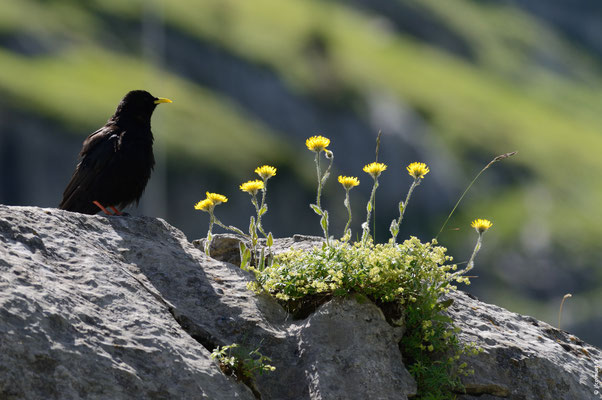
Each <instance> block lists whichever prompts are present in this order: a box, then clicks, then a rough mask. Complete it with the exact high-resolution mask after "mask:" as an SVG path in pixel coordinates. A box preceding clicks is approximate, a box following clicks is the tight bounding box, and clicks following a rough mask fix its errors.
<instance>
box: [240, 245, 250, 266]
mask: <svg viewBox="0 0 602 400" xmlns="http://www.w3.org/2000/svg"><path fill="white" fill-rule="evenodd" d="M238 246H239V250H240V268H241V269H244V270H246V269H247V266H248V265H249V262H250V261H251V251H250V250H249V248H248V247H247V246H246V245H245V244H244V243H243V242H239V244H238Z"/></svg>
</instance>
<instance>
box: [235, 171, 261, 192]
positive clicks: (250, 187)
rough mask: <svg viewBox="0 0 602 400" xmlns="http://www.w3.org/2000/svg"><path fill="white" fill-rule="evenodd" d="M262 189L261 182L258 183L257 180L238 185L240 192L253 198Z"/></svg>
mask: <svg viewBox="0 0 602 400" xmlns="http://www.w3.org/2000/svg"><path fill="white" fill-rule="evenodd" d="M256 171H257V170H256ZM263 188H264V185H263V181H260V180H259V179H255V180H254V181H248V182H245V183H243V184H242V185H240V190H242V191H243V192H247V193H249V194H250V195H253V196H255V195H256V194H257V192H259V191H260V190H261V189H263Z"/></svg>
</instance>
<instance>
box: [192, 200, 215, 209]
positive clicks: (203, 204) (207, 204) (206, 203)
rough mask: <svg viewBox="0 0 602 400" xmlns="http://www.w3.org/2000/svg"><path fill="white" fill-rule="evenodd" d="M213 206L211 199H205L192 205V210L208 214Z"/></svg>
mask: <svg viewBox="0 0 602 400" xmlns="http://www.w3.org/2000/svg"><path fill="white" fill-rule="evenodd" d="M214 206H215V204H213V202H212V201H211V199H205V200H201V201H199V202H198V203H196V204H195V205H194V209H195V210H201V211H205V212H209V211H210V210H212V209H213V207H214Z"/></svg>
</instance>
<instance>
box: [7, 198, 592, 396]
mask: <svg viewBox="0 0 602 400" xmlns="http://www.w3.org/2000/svg"><path fill="white" fill-rule="evenodd" d="M316 245H321V240H320V239H319V238H312V237H304V236H295V237H293V238H285V239H278V240H277V241H276V244H275V251H277V252H280V251H284V250H286V249H288V248H292V247H297V248H301V249H309V248H311V247H313V246H316ZM198 247H200V248H202V243H196V245H194V244H192V243H190V242H189V241H188V240H187V238H186V237H185V236H184V235H183V234H182V232H180V231H179V230H178V229H176V228H174V227H172V226H171V225H169V224H168V223H166V222H165V221H163V220H161V219H156V218H148V217H131V216H128V217H105V216H100V215H99V216H90V215H82V214H77V213H71V212H67V211H62V210H57V209H41V208H36V207H8V206H2V205H0V399H197V398H198V399H219V400H222V399H225V400H227V399H258V398H261V399H274V400H287V399H291V400H297V399H312V400H314V399H315V400H318V399H341V400H342V399H383V400H385V399H386V400H388V399H400V400H405V399H407V398H408V397H412V395H414V394H415V393H416V384H415V382H414V381H413V379H412V378H411V376H410V375H409V373H408V372H407V370H406V368H405V366H404V364H403V356H402V354H401V353H400V351H399V347H398V343H399V340H400V339H401V337H402V334H403V331H402V329H401V328H399V327H393V326H390V325H389V324H388V323H387V322H386V320H385V318H384V316H383V313H382V312H381V310H380V309H379V308H378V307H377V306H376V305H374V304H372V303H371V302H369V301H366V299H364V298H361V297H357V296H356V297H353V296H351V297H348V298H336V299H331V300H330V301H327V302H326V303H324V304H322V305H321V306H319V307H317V309H316V310H314V311H313V312H311V313H309V314H308V315H307V316H305V317H303V318H300V319H295V318H293V317H292V316H291V315H289V314H288V313H287V312H286V311H285V310H284V309H283V308H282V307H281V306H280V305H279V304H278V303H277V302H276V301H275V300H274V299H272V298H271V297H268V296H266V295H256V294H254V293H252V292H251V291H249V290H248V289H247V283H248V282H250V281H252V276H251V275H250V274H249V273H247V272H245V271H243V270H241V269H240V268H239V267H238V266H236V265H234V264H232V263H230V262H234V263H236V262H237V258H236V249H237V247H238V241H237V238H236V237H233V236H229V235H224V236H221V235H218V236H216V238H215V240H214V243H213V244H212V248H216V249H217V248H221V250H220V251H216V252H215V253H212V254H214V255H215V256H216V257H219V258H223V259H224V260H228V261H230V262H227V261H222V260H217V259H215V258H210V257H207V256H206V255H205V254H204V253H203V251H202V250H200V249H199V248H198ZM450 297H451V298H453V299H454V303H453V305H452V307H451V308H450V310H449V313H450V315H451V316H452V318H453V319H454V320H455V321H456V323H457V324H458V326H460V328H461V329H462V333H461V334H460V339H461V340H462V341H464V342H476V344H477V346H479V347H481V348H483V352H482V353H481V354H479V355H478V356H475V357H470V358H469V359H468V360H467V362H469V364H471V366H473V367H474V369H475V370H476V373H475V374H474V375H473V376H469V377H467V378H466V379H465V383H466V385H467V390H468V392H467V393H468V394H466V395H464V398H465V399H472V398H475V399H476V398H477V397H474V396H477V395H479V396H480V397H478V398H479V399H482V400H484V399H493V398H499V397H504V396H505V397H506V398H510V399H538V400H539V399H555V400H557V399H567V400H568V399H571V400H575V399H588V400H591V399H595V398H597V397H596V396H598V394H596V393H595V390H596V388H597V390H598V391H599V390H600V387H599V386H600V384H599V383H600V379H599V378H596V374H600V368H599V364H600V360H601V359H602V356H601V353H600V351H599V350H598V349H596V348H594V347H592V346H589V345H587V344H585V343H583V342H581V341H580V340H579V339H577V338H575V337H574V336H571V335H569V334H568V333H566V332H563V331H559V330H557V329H555V328H553V327H551V326H549V325H547V324H545V323H543V322H539V321H537V320H535V319H533V318H530V317H524V316H520V315H518V314H514V313H510V312H508V311H506V310H504V309H501V308H499V307H495V306H492V305H488V304H485V303H482V302H479V301H478V300H476V299H474V298H472V297H470V296H469V295H467V294H465V293H462V292H454V293H451V294H450ZM231 343H238V344H239V345H241V346H244V347H246V348H248V349H250V350H254V349H259V351H260V352H261V353H262V354H263V355H266V356H268V357H270V358H271V359H272V362H271V364H272V365H274V366H275V367H276V370H275V371H274V372H266V373H264V374H262V375H257V376H256V379H255V381H254V382H253V383H250V384H249V383H248V382H247V383H246V384H243V383H242V382H240V381H238V380H236V379H235V378H234V377H232V376H226V375H224V374H223V372H222V371H221V370H220V368H219V366H218V365H217V363H216V362H215V361H214V360H212V359H211V358H210V354H211V351H212V350H213V349H215V348H216V347H217V346H224V345H228V344H231ZM596 363H598V364H596ZM596 365H598V366H596ZM596 368H598V369H596ZM496 396H497V397H496Z"/></svg>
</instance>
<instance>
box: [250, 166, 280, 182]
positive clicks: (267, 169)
mask: <svg viewBox="0 0 602 400" xmlns="http://www.w3.org/2000/svg"><path fill="white" fill-rule="evenodd" d="M255 173H256V174H257V175H259V177H260V178H261V179H263V180H266V179H270V178H271V177H272V176H274V175H276V168H275V167H272V166H271V165H262V166H261V167H257V168H255Z"/></svg>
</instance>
